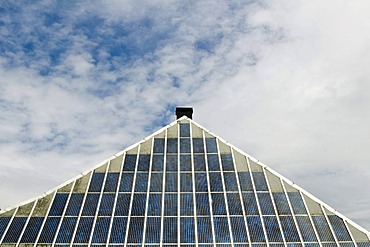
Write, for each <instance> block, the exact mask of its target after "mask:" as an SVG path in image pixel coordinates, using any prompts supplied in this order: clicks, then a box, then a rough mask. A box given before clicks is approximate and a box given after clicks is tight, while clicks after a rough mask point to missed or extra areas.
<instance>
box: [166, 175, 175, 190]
mask: <svg viewBox="0 0 370 247" xmlns="http://www.w3.org/2000/svg"><path fill="white" fill-rule="evenodd" d="M165 187H166V188H165V189H166V192H177V173H166V186H165Z"/></svg>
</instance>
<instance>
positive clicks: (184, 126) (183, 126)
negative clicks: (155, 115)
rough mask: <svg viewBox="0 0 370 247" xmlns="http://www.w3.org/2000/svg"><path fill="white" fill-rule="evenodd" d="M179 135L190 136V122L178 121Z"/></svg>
mask: <svg viewBox="0 0 370 247" xmlns="http://www.w3.org/2000/svg"><path fill="white" fill-rule="evenodd" d="M180 136H181V137H190V124H189V123H180Z"/></svg>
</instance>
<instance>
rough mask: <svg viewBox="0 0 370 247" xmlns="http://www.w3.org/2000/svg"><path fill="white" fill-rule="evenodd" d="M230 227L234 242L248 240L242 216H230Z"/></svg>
mask: <svg viewBox="0 0 370 247" xmlns="http://www.w3.org/2000/svg"><path fill="white" fill-rule="evenodd" d="M230 224H231V229H232V232H233V239H234V242H248V234H247V231H246V229H245V222H244V217H230Z"/></svg>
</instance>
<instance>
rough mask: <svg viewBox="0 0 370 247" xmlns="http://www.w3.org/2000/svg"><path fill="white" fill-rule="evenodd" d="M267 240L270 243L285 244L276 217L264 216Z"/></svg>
mask: <svg viewBox="0 0 370 247" xmlns="http://www.w3.org/2000/svg"><path fill="white" fill-rule="evenodd" d="M263 221H264V223H265V229H266V234H267V239H268V240H269V242H283V238H282V236H281V231H280V228H279V223H278V221H277V219H276V217H275V216H263Z"/></svg>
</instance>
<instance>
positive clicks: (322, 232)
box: [312, 215, 334, 242]
mask: <svg viewBox="0 0 370 247" xmlns="http://www.w3.org/2000/svg"><path fill="white" fill-rule="evenodd" d="M312 221H313V223H314V225H315V227H316V230H317V233H318V234H319V238H320V240H321V241H333V242H334V237H333V234H332V233H331V230H330V228H329V225H328V223H327V222H326V219H325V217H324V216H323V215H313V216H312Z"/></svg>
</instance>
